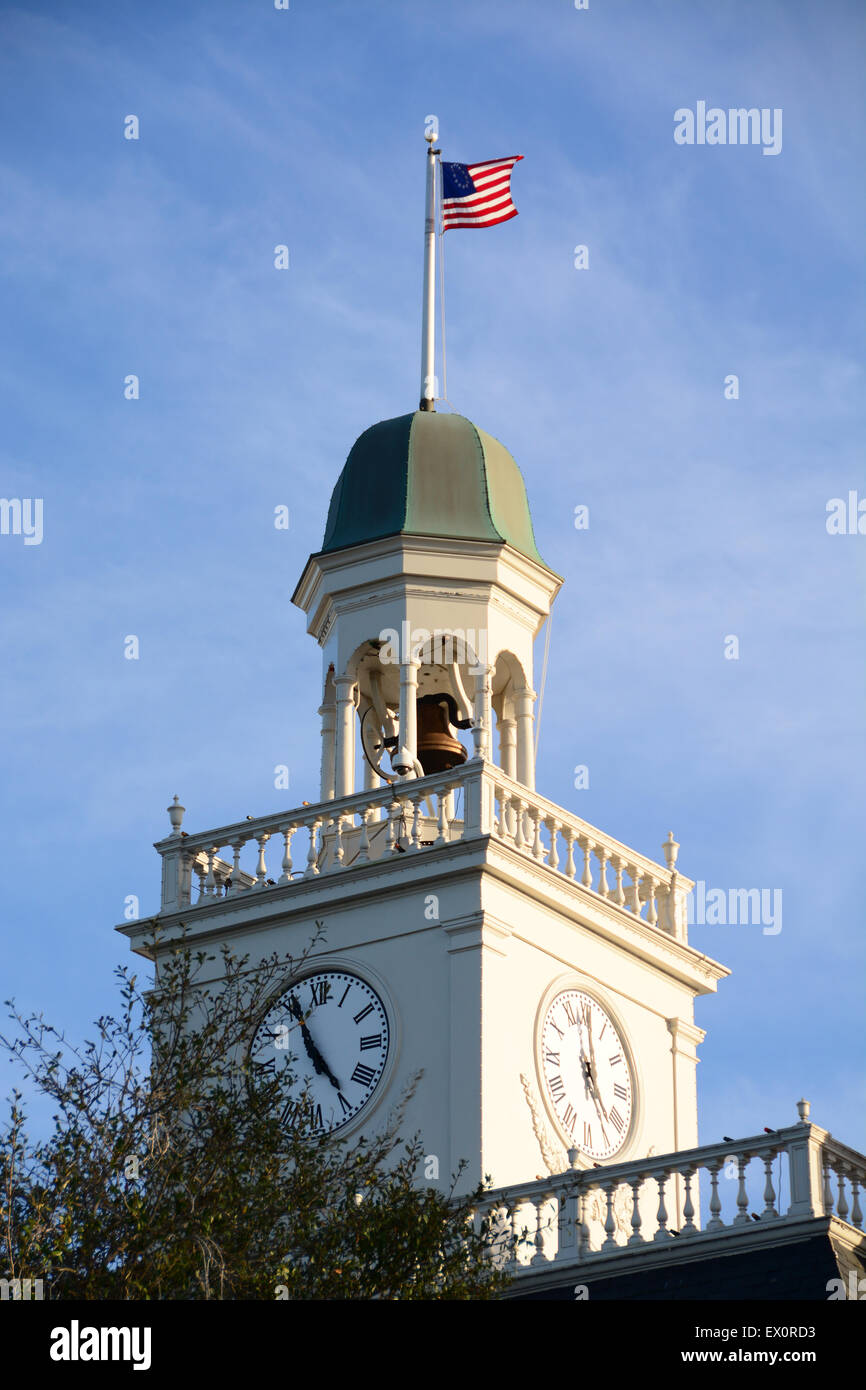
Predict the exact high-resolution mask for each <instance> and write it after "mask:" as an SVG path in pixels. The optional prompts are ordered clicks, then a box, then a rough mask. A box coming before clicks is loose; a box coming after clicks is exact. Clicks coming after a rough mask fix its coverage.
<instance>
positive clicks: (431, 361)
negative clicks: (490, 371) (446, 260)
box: [419, 121, 439, 410]
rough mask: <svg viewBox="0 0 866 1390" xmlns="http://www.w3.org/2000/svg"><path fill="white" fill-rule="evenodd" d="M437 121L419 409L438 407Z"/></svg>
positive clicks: (430, 166) (430, 163)
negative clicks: (436, 373)
mask: <svg viewBox="0 0 866 1390" xmlns="http://www.w3.org/2000/svg"><path fill="white" fill-rule="evenodd" d="M438 135H439V130H438V123H437V126H436V128H434V129H430V122H429V121H428V124H427V128H426V129H425V131H424V139H425V140H426V141H427V216H426V219H425V222H424V313H423V322H422V327H421V403H420V405H419V409H420V410H435V408H436V407H435V404H434V402H435V399H436V376H435V371H436V366H435V364H436V196H435V195H436V156H437V155H438V154H439V150H436V149H434V148H433V146H434V144H435V142H436V140H437V138H438Z"/></svg>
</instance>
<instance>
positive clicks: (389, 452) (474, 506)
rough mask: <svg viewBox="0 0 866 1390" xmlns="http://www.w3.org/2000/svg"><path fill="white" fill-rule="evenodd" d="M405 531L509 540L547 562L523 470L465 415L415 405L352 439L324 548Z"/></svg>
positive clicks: (537, 559)
mask: <svg viewBox="0 0 866 1390" xmlns="http://www.w3.org/2000/svg"><path fill="white" fill-rule="evenodd" d="M400 534H407V535H412V536H446V537H454V538H455V539H460V540H475V541H505V542H507V543H508V545H512V546H514V548H515V550H519V551H521V552H522V553H523V554H524V555H528V556H529V558H530V559H532V560H536V561H537V562H538V563H539V564H544V561H543V560H542V558H541V556H540V555H539V553H538V549H537V547H536V544H535V536H534V535H533V532H532V519H531V517H530V515H529V503H528V502H527V500H526V487H525V485H524V482H523V478H522V477H521V474H520V469H519V468H518V467H517V464H516V463H515V462H514V459H513V458H512V457H511V455H510V454H509V452H508V450H507V449H506V448H504V447H503V445H501V444H500V443H499V440H498V439H494V438H493V437H492V435H489V434H485V433H484V430H480V429H479V428H478V426H477V425H473V423H472V421H471V420H467V419H466V418H465V416H463V415H439V414H437V413H436V412H435V411H432V410H416V411H415V413H414V415H400V416H398V418H397V419H396V420H381V421H380V422H379V424H378V425H371V427H370V428H369V429H368V430H365V431H364V433H363V434H362V435H361V436H360V437H359V438H358V439H356V441H355V443H354V444H353V445H352V449H351V452H350V454H349V457H348V458H347V459H346V465H345V467H344V469H343V471H342V473H341V474H340V477H339V480H338V482H337V486H336V487H335V488H334V492H333V496H332V497H331V505H330V507H329V509H328V523H327V526H326V527H325V539H324V541H323V542H322V552H323V553H327V552H328V551H333V550H344V549H345V548H346V547H347V546H350V545H361V544H362V543H363V542H364V541H373V540H379V539H381V538H383V537H385V536H397V535H400Z"/></svg>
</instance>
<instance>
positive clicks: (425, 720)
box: [417, 695, 467, 777]
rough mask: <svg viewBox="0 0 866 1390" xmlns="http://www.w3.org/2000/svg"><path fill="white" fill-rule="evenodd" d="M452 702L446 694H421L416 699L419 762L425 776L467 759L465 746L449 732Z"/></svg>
mask: <svg viewBox="0 0 866 1390" xmlns="http://www.w3.org/2000/svg"><path fill="white" fill-rule="evenodd" d="M451 704H453V701H452V700H449V697H448V696H447V695H422V696H421V698H420V700H418V701H417V705H418V761H419V763H420V764H421V766H422V767H423V769H424V775H425V776H426V777H429V776H430V774H431V773H433V772H447V771H448V770H449V768H452V767H457V765H458V764H459V763H465V761H466V758H467V753H466V749H465V748H464V747H463V744H462V743H461V742H460V740H459V739H456V738H455V737H454V735H453V734H452V733H451V731H450V724H451V718H450V715H451V710H450V705H451Z"/></svg>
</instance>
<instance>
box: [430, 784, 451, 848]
mask: <svg viewBox="0 0 866 1390" xmlns="http://www.w3.org/2000/svg"><path fill="white" fill-rule="evenodd" d="M450 795H451V788H450V787H446V788H445V789H444V790H443V791H441V792H439V815H438V818H437V824H436V830H437V833H436V839H435V841H434V848H435V846H436V845H447V844H448V798H449V796H450Z"/></svg>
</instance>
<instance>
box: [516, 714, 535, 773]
mask: <svg viewBox="0 0 866 1390" xmlns="http://www.w3.org/2000/svg"><path fill="white" fill-rule="evenodd" d="M514 698H515V701H516V703H517V780H518V782H522V783H523V785H524V786H525V787H528V788H529V790H530V791H535V746H534V738H535V711H534V705H535V691H534V690H529V689H527V690H518V691H517V692H516V694H515V697H514Z"/></svg>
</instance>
